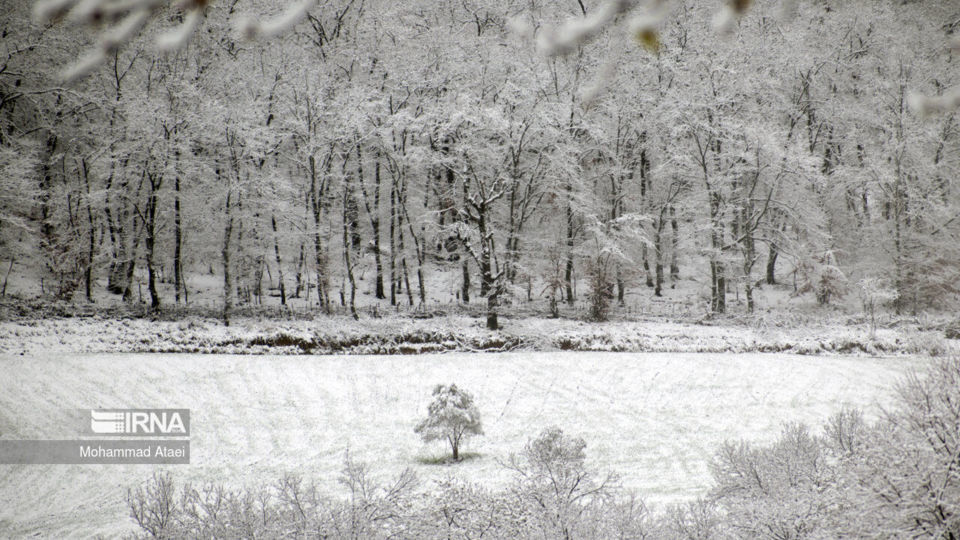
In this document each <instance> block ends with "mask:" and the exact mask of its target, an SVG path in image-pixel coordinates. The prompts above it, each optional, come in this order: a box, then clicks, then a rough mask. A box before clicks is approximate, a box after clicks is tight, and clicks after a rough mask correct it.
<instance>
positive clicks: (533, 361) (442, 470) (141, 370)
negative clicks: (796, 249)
mask: <svg viewBox="0 0 960 540" xmlns="http://www.w3.org/2000/svg"><path fill="white" fill-rule="evenodd" d="M922 362H923V360H920V359H917V358H912V357H905V356H899V357H896V358H868V357H828V356H817V357H812V356H793V355H773V354H766V355H764V354H736V355H735V354H690V353H688V354H659V353H657V354H637V353H584V352H579V353H558V352H554V353H503V354H470V353H460V354H444V355H420V356H232V355H187V354H181V355H175V354H149V355H147V354H95V355H78V354H60V353H57V354H35V355H31V356H16V357H12V356H0V370H2V373H3V377H2V378H0V438H5V439H36V438H40V439H43V438H49V439H59V438H74V437H75V434H76V433H77V431H78V427H77V426H76V425H74V424H73V423H72V422H70V421H67V420H66V418H67V416H68V414H69V413H70V412H71V410H75V409H78V408H125V407H131V408H140V407H158V408H159V407H163V408H181V407H183V408H189V409H191V414H192V427H191V431H192V433H191V464H190V465H182V466H169V467H168V469H169V470H171V471H172V472H173V474H174V475H175V478H176V480H177V481H178V482H184V481H194V482H197V481H217V482H225V483H227V484H228V485H230V486H234V487H240V486H242V485H253V484H258V483H261V484H268V485H270V484H273V483H274V482H275V481H276V480H277V479H278V478H279V477H280V475H281V474H282V473H284V472H296V473H299V474H302V475H304V476H305V477H306V478H308V479H312V480H315V481H316V482H318V483H319V484H320V485H321V486H322V487H323V488H324V489H325V491H328V492H329V493H330V494H333V495H338V496H341V495H343V493H341V492H340V486H339V485H338V484H337V482H336V478H337V476H338V472H339V470H340V469H341V466H342V464H343V459H344V455H345V452H346V451H347V450H349V452H350V455H351V457H352V458H353V459H356V460H359V461H363V462H367V463H369V464H370V465H371V466H372V467H373V470H374V471H375V472H376V473H377V474H379V475H391V474H395V473H397V472H399V471H401V470H402V469H404V468H406V467H412V468H413V469H414V470H415V471H416V472H417V473H418V475H419V476H420V477H421V479H423V484H422V485H423V487H424V489H430V486H431V482H432V480H434V479H440V478H443V477H445V476H447V475H451V474H453V475H462V476H463V477H464V478H466V479H469V480H471V481H476V482H480V483H482V484H485V485H488V486H490V487H496V486H503V485H505V484H506V483H507V482H509V481H510V476H509V474H508V473H507V472H505V471H504V470H503V468H502V467H501V466H500V465H499V464H498V461H500V460H504V459H506V458H507V457H508V456H509V454H510V453H511V452H517V451H519V450H520V449H522V447H523V445H524V443H525V442H526V441H527V440H528V439H529V438H531V437H532V436H535V435H536V434H537V433H539V432H540V430H542V429H543V428H546V427H548V426H550V425H557V426H559V427H561V428H562V429H563V430H564V431H565V432H566V433H568V434H571V435H577V436H581V437H583V438H584V439H585V440H586V441H587V443H588V445H587V454H588V460H589V461H590V464H591V466H592V467H594V468H597V469H599V470H611V471H615V472H618V473H619V474H620V475H621V477H622V482H623V485H624V487H626V488H629V489H633V490H636V491H637V492H638V493H640V494H641V495H642V496H643V497H644V498H645V500H646V501H647V502H648V503H653V504H658V503H669V502H675V501H682V500H686V499H690V498H693V497H696V496H698V495H702V494H704V493H705V492H706V490H707V489H708V488H709V486H710V485H711V479H710V474H709V469H708V463H709V460H710V458H711V456H712V455H713V452H714V451H715V450H716V449H717V448H718V445H720V444H721V443H722V442H723V441H724V440H728V439H745V440H749V441H756V442H764V441H770V440H772V439H773V438H775V437H776V436H777V435H778V433H779V431H780V429H781V427H782V425H783V424H784V423H785V422H796V421H802V422H807V423H809V424H810V425H811V426H814V427H815V428H816V429H819V426H820V425H822V423H823V422H824V421H825V420H826V418H827V417H828V416H829V415H830V414H832V413H833V412H835V411H837V410H839V409H840V408H841V407H843V406H857V407H862V408H863V409H864V411H865V412H866V413H867V414H868V416H874V417H875V416H876V415H877V414H878V413H879V411H880V408H881V407H883V406H889V405H890V404H891V402H892V392H891V388H892V383H893V382H894V381H896V380H897V379H898V378H899V377H901V376H902V375H903V374H904V373H905V372H906V371H908V370H909V369H911V368H912V367H917V366H919V365H921V363H922ZM450 382H455V383H456V384H458V385H460V386H462V387H463V388H466V389H468V390H470V391H471V392H473V393H474V395H475V396H476V400H477V405H478V406H479V408H480V411H481V414H482V418H483V422H484V429H485V431H486V436H484V437H480V438H476V439H472V440H470V441H469V442H468V443H467V446H466V451H469V452H478V453H479V454H480V457H479V458H477V459H473V460H469V461H466V462H463V463H460V464H457V465H452V466H451V465H426V464H423V463H421V460H422V458H424V457H431V456H442V455H443V454H444V452H446V451H447V450H446V449H445V448H444V447H443V446H441V445H439V444H437V445H426V444H424V443H422V442H421V441H420V440H419V439H418V437H417V435H416V434H415V433H414V432H413V426H414V425H415V424H416V422H417V421H418V420H419V419H420V417H422V416H423V415H424V414H425V412H426V408H427V404H428V403H429V400H430V389H431V388H432V387H433V386H434V385H435V384H437V383H450ZM154 470H155V467H154V466H149V465H137V466H120V465H97V466H69V465H0V501H3V504H0V536H2V537H8V536H16V537H19V536H26V535H33V534H35V533H40V535H41V536H49V537H61V536H90V535H94V534H102V535H106V536H111V537H112V536H116V535H121V534H124V533H126V532H130V531H131V530H132V529H131V528H132V526H133V525H132V522H131V521H130V519H129V518H128V517H127V510H126V507H125V504H124V502H123V499H124V494H125V492H126V489H127V488H128V487H135V486H136V485H139V484H140V483H141V482H144V481H145V480H147V479H148V478H149V477H150V475H151V473H152V472H153V471H154Z"/></svg>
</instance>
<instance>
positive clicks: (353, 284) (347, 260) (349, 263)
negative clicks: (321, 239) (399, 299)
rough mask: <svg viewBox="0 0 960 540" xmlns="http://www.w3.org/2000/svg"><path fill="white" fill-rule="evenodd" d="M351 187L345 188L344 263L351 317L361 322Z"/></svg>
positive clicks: (345, 186) (346, 186)
mask: <svg viewBox="0 0 960 540" xmlns="http://www.w3.org/2000/svg"><path fill="white" fill-rule="evenodd" d="M350 198H351V197H350V187H349V184H348V185H344V186H343V262H344V266H345V268H346V271H347V280H348V281H349V282H350V315H351V316H352V317H353V319H354V320H359V319H360V317H359V316H358V315H357V304H356V299H357V281H356V279H355V278H354V275H353V258H352V257H351V253H350V252H351V251H352V249H351V242H350V236H351V233H350V230H351V223H352V222H351V218H350V216H348V207H349V206H350V202H349V201H350Z"/></svg>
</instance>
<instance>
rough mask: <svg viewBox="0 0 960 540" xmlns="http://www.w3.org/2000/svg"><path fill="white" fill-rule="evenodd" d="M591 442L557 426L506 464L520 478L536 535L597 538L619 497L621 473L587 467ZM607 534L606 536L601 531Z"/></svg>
mask: <svg viewBox="0 0 960 540" xmlns="http://www.w3.org/2000/svg"><path fill="white" fill-rule="evenodd" d="M586 446H587V443H586V442H585V441H584V440H583V439H581V438H579V437H570V436H568V435H564V433H563V431H562V430H561V429H560V428H557V427H551V428H548V429H545V430H543V431H542V432H541V433H540V435H539V436H537V437H536V438H535V439H531V440H530V441H528V442H527V445H526V446H525V447H524V449H523V452H521V453H519V454H513V455H511V456H510V459H509V461H508V462H507V463H506V466H507V468H508V469H510V470H511V471H513V473H514V475H515V478H516V487H515V490H514V492H515V494H516V496H517V498H518V499H519V501H520V504H522V505H523V508H524V511H525V513H527V514H529V517H530V518H532V521H530V522H528V526H530V527H533V531H532V534H530V536H538V537H546V538H596V537H599V536H597V535H596V534H592V533H591V531H592V532H593V533H595V532H597V531H596V530H595V528H596V527H597V526H598V525H599V523H600V522H601V521H602V519H599V517H600V516H602V515H603V514H604V512H603V509H604V508H609V505H610V504H612V503H613V502H614V501H613V489H614V487H615V484H616V477H615V476H614V475H612V474H607V475H606V476H600V475H598V474H597V473H596V472H594V471H592V470H590V469H588V468H587V466H586V463H585V462H586V453H585V452H584V449H585V448H586ZM601 536H602V535H601Z"/></svg>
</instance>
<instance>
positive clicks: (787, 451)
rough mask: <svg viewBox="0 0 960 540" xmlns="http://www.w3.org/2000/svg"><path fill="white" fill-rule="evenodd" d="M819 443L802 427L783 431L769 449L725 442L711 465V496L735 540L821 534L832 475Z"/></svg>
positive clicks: (797, 426)
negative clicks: (735, 537) (713, 481)
mask: <svg viewBox="0 0 960 540" xmlns="http://www.w3.org/2000/svg"><path fill="white" fill-rule="evenodd" d="M825 457H826V456H825V453H824V446H823V444H822V442H821V441H820V440H819V439H818V438H816V437H814V436H813V435H811V434H810V432H809V430H808V428H807V427H806V426H804V425H802V424H792V425H788V426H786V427H785V428H784V430H783V432H782V434H781V435H780V438H779V439H778V440H777V441H776V443H774V444H773V445H772V446H768V447H760V448H757V447H753V446H752V445H750V444H748V443H745V442H739V443H726V444H724V445H723V447H722V448H721V449H720V451H719V452H718V453H717V456H716V458H715V460H714V461H713V463H712V464H711V470H712V472H713V477H714V479H715V481H716V482H717V486H716V488H715V489H714V491H713V497H714V498H715V500H716V501H717V502H718V503H719V505H720V506H721V507H722V508H723V510H724V514H725V520H726V521H727V525H728V527H729V528H730V530H731V531H732V532H734V534H735V535H736V536H738V537H748V538H801V537H806V536H810V535H814V536H815V535H817V534H822V533H820V531H822V530H823V529H824V525H825V524H824V522H823V520H824V516H825V515H826V512H827V509H828V506H829V505H828V503H827V500H826V499H825V498H824V497H823V496H822V494H823V491H824V489H825V488H826V487H828V486H829V485H830V483H831V471H830V469H829V467H828V466H827V461H826V459H825Z"/></svg>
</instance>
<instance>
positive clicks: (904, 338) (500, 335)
mask: <svg viewBox="0 0 960 540" xmlns="http://www.w3.org/2000/svg"><path fill="white" fill-rule="evenodd" d="M714 324H715V325H706V324H698V323H696V322H670V321H663V320H647V321H642V320H641V321H631V322H607V323H586V322H580V321H572V320H562V319H538V318H528V319H519V320H507V321H505V325H504V330H501V331H499V332H490V331H487V330H485V329H484V328H483V327H482V325H481V323H480V322H479V321H478V320H476V319H472V318H469V317H465V316H443V317H436V318H431V319H410V318H403V317H387V318H378V319H361V320H360V321H354V320H352V319H350V318H348V317H339V316H333V317H318V318H316V320H284V321H264V320H260V319H253V318H247V319H238V320H235V321H234V323H233V324H232V325H231V326H229V327H225V326H223V325H222V324H221V323H219V322H218V321H216V320H211V319H202V318H189V319H187V320H182V321H154V320H148V319H113V318H107V319H102V318H97V317H90V318H43V319H19V320H12V321H7V322H3V323H0V353H6V354H30V353H33V352H37V351H59V352H72V353H99V352H178V353H183V352H186V353H228V354H267V353H269V354H331V353H332V354H418V353H424V352H445V351H508V350H535V351H553V350H564V351H617V352H785V353H795V354H838V353H839V354H867V355H880V354H884V355H885V354H922V355H931V356H940V355H946V354H956V353H958V352H960V341H958V340H955V339H947V338H945V337H944V332H943V331H942V329H940V328H938V327H935V326H930V325H926V326H925V325H922V324H917V323H913V324H906V323H900V324H891V325H890V327H889V328H880V329H878V330H877V331H876V332H875V333H873V335H871V332H870V329H869V326H868V325H866V324H863V323H857V322H856V321H847V322H845V323H842V322H833V323H831V322H829V321H826V322H820V323H811V322H809V321H804V322H802V323H796V324H792V323H782V322H781V323H778V324H772V323H766V322H764V321H763V320H760V319H755V320H753V321H749V322H745V321H737V320H732V319H731V320H727V321H720V322H716V323H714Z"/></svg>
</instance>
